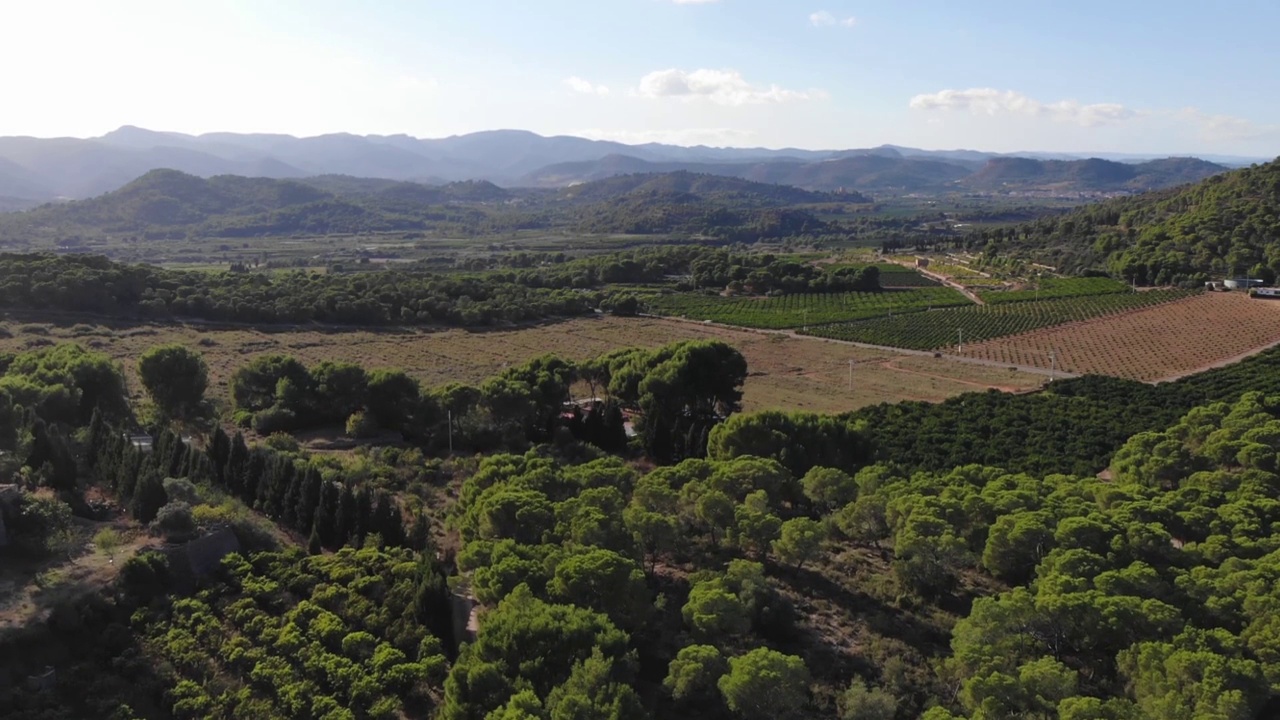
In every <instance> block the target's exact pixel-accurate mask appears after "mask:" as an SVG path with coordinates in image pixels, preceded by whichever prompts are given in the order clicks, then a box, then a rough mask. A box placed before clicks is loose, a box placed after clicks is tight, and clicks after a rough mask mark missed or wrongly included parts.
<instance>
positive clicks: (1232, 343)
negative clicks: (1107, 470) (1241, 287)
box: [964, 293, 1280, 380]
mask: <svg viewBox="0 0 1280 720" xmlns="http://www.w3.org/2000/svg"><path fill="white" fill-rule="evenodd" d="M1275 343H1280V302H1277V301H1272V300H1252V299H1250V298H1249V297H1248V296H1246V295H1245V294H1244V293H1221V294H1219V293H1203V294H1200V295H1195V296H1192V297H1189V298H1185V299H1182V300H1178V301H1175V302H1170V303H1165V304H1162V305H1157V306H1155V307H1150V308H1146V309H1143V310H1138V311H1134V312H1130V313H1124V314H1121V315H1115V316H1111V317H1102V318H1097V319H1094V320H1086V321H1084V322H1078V323H1072V324H1070V325H1063V326H1060V327H1056V328H1052V329H1045V330H1038V331H1035V332H1029V333H1025V334H1023V335H1017V336H1014V337H1006V338H1002V339H999V340H992V341H989V342H984V343H980V344H974V345H966V346H965V348H964V354H965V355H966V356H969V357H975V358H982V359H985V360H990V361H994V362H1001V363H1006V362H1007V363H1010V364H1018V365H1027V366H1032V367H1043V368H1047V367H1049V366H1050V358H1049V353H1050V351H1053V352H1055V353H1056V355H1057V367H1058V368H1060V369H1063V370H1068V371H1071V372H1077V373H1099V374H1104V375H1114V376H1117V377H1124V378H1131V379H1134V380H1166V379H1173V378H1176V377H1181V376H1183V375H1187V374H1190V373H1193V372H1197V371H1199V370H1203V369H1206V368H1209V367H1213V366H1215V365H1223V364H1228V363H1230V362H1233V361H1235V360H1237V359H1239V358H1240V357H1241V356H1243V355H1248V354H1252V353H1253V352H1257V351H1259V350H1262V349H1264V348H1266V347H1268V346H1270V345H1273V344H1275Z"/></svg>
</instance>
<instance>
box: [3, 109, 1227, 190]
mask: <svg viewBox="0 0 1280 720" xmlns="http://www.w3.org/2000/svg"><path fill="white" fill-rule="evenodd" d="M1138 159H1141V158H1135V157H1130V156H1117V157H1116V158H1114V159H1110V160H1108V159H1106V158H1097V159H1086V158H1082V157H1075V156H1064V155H1054V154H1046V153H1019V154H1016V155H1013V156H1009V155H1000V154H997V153H984V152H978V151H973V150H948V151H936V150H920V149H916V148H906V147H901V146H894V145H883V146H880V147H877V148H866V149H852V150H831V151H818V150H800V149H795V148H786V149H776V150H771V149H763V148H713V147H706V146H696V147H683V146H677V145H663V144H658V143H648V144H642V145H625V144H622V143H617V142H610V141H603V140H588V139H584V138H578V137H569V136H556V137H543V136H540V135H537V134H534V133H531V132H525V131H520V130H495V131H487V132H478V133H471V134H468V135H457V136H453V137H448V138H441V139H419V138H413V137H410V136H408V135H368V136H360V135H351V134H333V135H321V136H316V137H305V138H298V137H293V136H291V135H270V134H236V133H207V134H204V135H185V134H181V133H170V132H156V131H152V130H145V129H142V128H137V127H132V126H125V127H122V128H120V129H118V130H115V131H112V132H110V133H107V134H106V135H103V136H101V137H97V138H88V139H80V138H52V139H42V138H31V137H3V138H0V211H4V210H17V209H24V208H28V207H32V206H35V205H38V204H40V203H43V202H49V201H53V200H64V199H83V198H88V197H93V196H96V195H101V194H102V193H105V192H108V191H111V190H115V189H117V188H119V187H122V186H123V185H125V184H126V183H128V182H130V181H132V180H134V179H135V178H138V177H140V176H142V175H144V174H145V173H147V172H148V171H150V170H154V169H159V168H168V169H174V170H179V171H182V172H184V173H188V174H191V175H196V176H200V177H212V176H216V175H240V176H248V177H265V178H275V179H283V178H306V177H312V176H316V175H348V176H353V177H369V178H383V179H388V180H405V181H413V182H417V183H425V184H433V185H442V184H445V183H448V182H455V181H460V180H485V181H489V182H492V183H495V184H497V185H501V186H504V187H520V186H538V187H558V186H565V185H570V184H573V183H577V182H583V181H587V180H596V179H601V178H604V177H611V176H613V175H619V174H631V173H648V172H671V171H677V170H684V171H689V172H694V173H700V174H708V173H709V174H716V175H730V176H733V177H741V178H744V179H749V180H755V181H759V182H768V183H780V184H789V185H795V186H798V187H801V188H804V189H808V190H817V191H830V190H835V189H838V188H851V189H857V190H864V191H873V192H877V193H883V194H887V193H899V192H919V191H939V190H944V189H945V190H954V189H960V190H974V191H992V190H1011V189H1041V188H1046V189H1057V190H1062V191H1088V192H1108V191H1131V190H1146V189H1152V188H1156V187H1164V186H1166V185H1167V184H1169V183H1170V182H1174V183H1177V182H1187V181H1191V180H1197V179H1200V178H1202V177H1206V176H1207V175H1211V174H1214V173H1216V172H1221V171H1222V170H1223V169H1225V168H1224V167H1223V166H1221V165H1217V164H1214V163H1210V162H1207V161H1194V160H1192V159H1190V158H1178V159H1170V160H1171V161H1173V160H1176V161H1177V163H1178V169H1176V170H1174V171H1168V172H1166V171H1157V172H1154V173H1152V172H1147V171H1144V170H1142V169H1141V168H1142V164H1140V163H1135V162H1134V161H1135V160H1138ZM1009 160H1025V161H1027V163H1044V168H1045V169H1043V170H1034V169H1031V168H1030V166H1028V167H1023V165H1026V163H1023V164H1020V165H1018V166H1017V167H1018V169H1017V170H1016V172H1015V173H1014V175H1016V177H1013V178H1012V179H1010V178H1009V173H1008V172H1006V170H1005V166H1002V165H1001V162H1002V161H1009ZM1085 160H1087V162H1089V163H1092V165H1093V166H1096V167H1101V168H1105V170H1102V171H1096V168H1095V169H1094V170H1085V171H1076V170H1073V169H1072V167H1073V165H1072V163H1074V162H1077V161H1085ZM1235 160H1241V159H1235ZM1245 160H1247V159H1245ZM992 163H995V165H996V170H991V169H990V168H989V167H988V166H989V165H990V164H992ZM1055 163H1058V164H1057V165H1055ZM1100 163H1107V164H1106V165H1100ZM1130 166H1133V167H1132V169H1126V168H1129V167H1130ZM975 173H977V174H978V176H977V177H976V178H974V177H971V176H974V175H975ZM992 177H1006V179H1005V180H1002V181H1001V182H994V181H993V180H991V178H992ZM1064 178H1065V179H1064ZM1170 178H1172V180H1170ZM968 180H973V182H972V183H968V182H967V181H968ZM1064 183H1065V184H1064Z"/></svg>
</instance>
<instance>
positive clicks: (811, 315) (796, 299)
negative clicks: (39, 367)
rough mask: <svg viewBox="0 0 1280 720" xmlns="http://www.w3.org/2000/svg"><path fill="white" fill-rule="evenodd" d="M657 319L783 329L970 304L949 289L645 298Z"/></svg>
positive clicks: (689, 295) (672, 295) (687, 295)
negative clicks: (772, 295) (763, 296)
mask: <svg viewBox="0 0 1280 720" xmlns="http://www.w3.org/2000/svg"><path fill="white" fill-rule="evenodd" d="M645 303H646V304H647V305H648V307H649V310H650V312H653V313H654V314H658V315H669V316H675V317H685V318H689V319H692V320H711V321H713V322H719V323H725V324H727V325H739V326H742V327H749V328H761V329H783V328H798V327H802V326H805V325H817V324H823V323H834V322H843V321H849V320H859V319H864V318H872V317H878V316H880V315H890V314H894V313H904V312H913V311H917V310H926V309H928V308H938V307H950V306H956V305H967V304H969V300H968V299H967V298H965V297H964V296H963V295H961V294H960V293H958V292H956V291H955V290H952V289H951V288H945V287H917V288H911V289H907V290H886V291H882V292H847V293H807V294H796V295H783V296H781V297H765V298H760V297H723V296H720V295H694V294H671V295H654V296H652V297H649V298H645Z"/></svg>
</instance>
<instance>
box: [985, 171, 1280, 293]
mask: <svg viewBox="0 0 1280 720" xmlns="http://www.w3.org/2000/svg"><path fill="white" fill-rule="evenodd" d="M1139 167H1140V166H1139ZM1184 170H1185V167H1184V166H1182V165H1179V164H1174V165H1170V164H1167V163H1166V164H1163V165H1160V166H1158V167H1157V168H1155V170H1154V171H1153V172H1163V173H1164V174H1165V176H1166V177H1177V176H1180V174H1181V173H1182V172H1184ZM1278 218H1280V160H1277V161H1273V162H1269V163H1266V164H1263V165H1255V166H1253V167H1250V168H1245V169H1242V170H1234V171H1231V172H1227V173H1223V174H1220V175H1215V176H1213V177H1210V178H1208V179H1206V180H1202V181H1201V182H1199V183H1196V184H1194V185H1190V186H1187V187H1180V188H1175V189H1170V190H1162V191H1159V192H1152V193H1146V194H1143V195H1137V196H1133V197H1127V198H1118V199H1114V200H1109V201H1107V202H1103V203H1100V204H1097V205H1090V206H1085V207H1081V208H1078V209H1076V210H1073V211H1071V212H1069V213H1066V214H1063V215H1059V216H1056V217H1046V218H1042V219H1040V220H1037V221H1036V222H1035V223H1030V224H1025V225H1018V226H1014V227H1009V228H1000V229H995V230H987V231H984V232H981V233H977V234H975V235H974V236H973V239H974V240H975V241H976V242H978V243H985V246H986V253H987V254H988V256H996V255H1002V254H1006V253H1016V254H1021V255H1024V256H1028V257H1033V258H1037V259H1039V260H1041V261H1043V262H1045V263H1047V264H1049V265H1054V266H1057V267H1058V269H1059V270H1060V271H1068V272H1074V271H1079V270H1085V269H1104V270H1107V271H1109V272H1111V273H1112V274H1114V275H1116V276H1117V277H1122V278H1124V279H1125V280H1135V281H1137V282H1139V283H1143V284H1157V285H1164V284H1169V283H1177V282H1200V281H1203V280H1207V279H1209V278H1210V277H1223V276H1227V275H1236V274H1245V273H1247V274H1248V275H1250V276H1252V277H1259V278H1262V279H1264V280H1266V281H1268V282H1272V281H1274V280H1275V278H1276V277H1277V276H1280V219H1278Z"/></svg>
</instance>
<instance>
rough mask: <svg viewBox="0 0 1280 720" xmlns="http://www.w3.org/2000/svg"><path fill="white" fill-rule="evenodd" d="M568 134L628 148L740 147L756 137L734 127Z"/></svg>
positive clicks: (752, 133) (596, 130)
mask: <svg viewBox="0 0 1280 720" xmlns="http://www.w3.org/2000/svg"><path fill="white" fill-rule="evenodd" d="M570 134H571V135H576V136H578V137H584V138H587V139H589V140H612V141H614V142H620V143H626V144H628V145H643V144H645V143H663V144H665V145H711V146H715V147H726V146H733V147H741V146H743V145H744V144H746V143H747V142H749V141H750V140H751V139H752V138H754V137H755V136H756V133H755V131H754V130H741V129H738V128H681V129H676V130H604V129H601V128H587V129H584V130H574V131H573V132H572V133H570Z"/></svg>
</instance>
